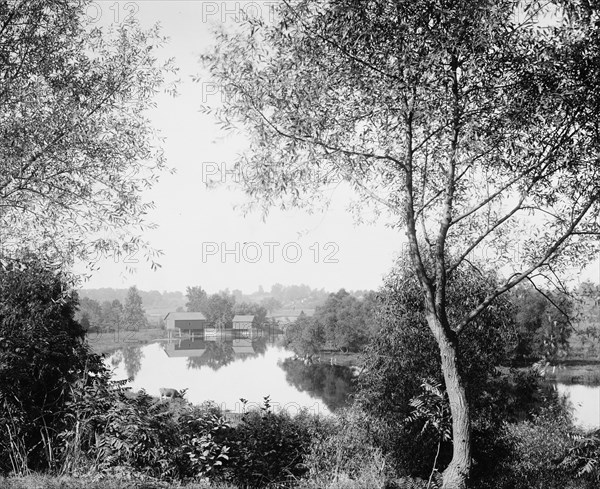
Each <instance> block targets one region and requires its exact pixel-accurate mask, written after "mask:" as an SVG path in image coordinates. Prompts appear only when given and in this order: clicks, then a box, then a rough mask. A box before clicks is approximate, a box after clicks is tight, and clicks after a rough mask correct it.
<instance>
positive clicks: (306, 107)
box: [204, 0, 600, 489]
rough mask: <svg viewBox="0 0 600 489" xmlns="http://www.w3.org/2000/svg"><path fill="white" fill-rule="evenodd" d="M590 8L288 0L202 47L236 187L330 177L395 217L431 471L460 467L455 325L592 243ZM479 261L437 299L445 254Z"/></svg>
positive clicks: (595, 195) (264, 201)
mask: <svg viewBox="0 0 600 489" xmlns="http://www.w3.org/2000/svg"><path fill="white" fill-rule="evenodd" d="M598 17H599V12H598V7H591V6H590V5H589V2H577V1H575V2H571V1H568V2H567V1H560V0H558V1H554V2H552V1H551V2H547V3H540V2H537V1H528V0H525V1H522V2H517V1H509V0H502V1H500V2H493V3H481V2H477V1H474V0H462V1H451V2H446V3H444V4H440V3H438V2H432V1H430V0H417V1H412V0H411V1H406V0H393V1H392V0H390V1H386V2H355V1H352V0H332V1H330V2H325V3H323V2H317V1H316V0H298V1H292V2H283V3H282V4H280V6H279V7H278V9H277V16H276V18H275V19H272V20H269V21H266V20H264V19H254V18H249V19H248V20H247V22H246V24H245V25H244V26H243V27H241V28H239V29H235V30H233V31H231V32H229V33H228V32H227V31H225V30H223V31H222V32H220V33H219V34H218V46H217V48H216V49H215V50H214V51H213V52H212V53H209V54H207V55H206V56H205V57H204V60H205V61H206V63H207V65H208V68H209V70H210V74H211V76H212V78H213V80H214V81H216V83H218V84H220V86H221V87H222V93H224V94H226V95H227V96H225V97H222V103H220V104H219V106H217V107H216V108H210V107H208V108H206V110H208V111H212V112H213V113H214V114H215V115H216V116H217V118H219V120H220V121H221V122H222V123H223V127H225V128H226V129H228V128H229V129H233V130H235V129H239V130H241V131H244V133H245V134H246V135H247V136H248V138H249V140H250V145H249V147H248V150H247V151H246V152H245V153H244V154H243V155H242V156H241V157H240V159H239V161H238V163H237V164H238V169H239V170H240V174H241V175H243V176H244V179H243V184H244V187H245V189H246V190H247V192H248V194H249V196H250V198H251V202H250V203H251V204H253V203H259V204H261V205H262V206H264V208H265V209H268V208H269V207H270V206H272V205H282V206H284V207H287V206H307V207H314V206H315V203H318V202H323V203H325V204H326V203H327V196H328V195H331V193H329V192H323V190H324V189H326V188H328V187H329V186H331V185H332V184H339V182H340V181H344V182H346V184H347V185H348V186H350V187H351V188H352V189H353V190H354V191H355V192H356V195H357V198H358V200H359V201H361V207H362V208H364V207H366V206H367V204H372V205H373V206H375V207H377V208H378V210H387V211H389V213H388V215H389V220H390V222H391V224H392V225H395V226H398V227H399V228H403V229H405V232H406V238H407V248H406V252H407V256H408V258H409V260H408V266H409V267H410V269H411V270H412V272H413V273H414V274H416V276H417V277H418V280H419V284H420V291H421V301H422V303H423V306H424V307H425V311H426V312H425V316H426V320H427V323H428V325H429V328H430V330H431V334H432V335H433V336H434V338H435V340H436V343H437V346H438V347H439V350H440V357H441V368H442V370H443V373H444V381H445V387H446V389H447V392H448V397H449V400H450V408H451V414H452V430H453V431H452V436H453V457H452V461H451V463H450V464H449V465H448V467H447V468H446V470H445V471H444V474H443V481H444V482H443V485H444V488H446V489H449V488H462V487H465V485H466V481H467V479H468V477H469V474H470V471H471V426H470V414H469V407H468V400H467V397H466V392H465V387H464V380H463V379H462V377H461V375H460V373H459V369H458V362H459V358H460V356H461V343H460V339H461V336H462V332H463V331H464V330H465V329H466V328H467V327H468V325H469V324H470V323H471V322H472V321H473V320H475V319H476V318H477V317H479V316H480V315H481V314H482V313H483V312H484V311H485V310H487V309H488V308H489V307H493V303H494V301H495V300H496V299H498V297H500V296H501V295H502V294H504V293H506V292H507V291H509V290H510V289H512V288H513V287H515V286H516V285H517V284H519V283H521V282H522V281H524V280H526V279H531V280H535V281H538V282H540V281H544V280H546V281H549V282H551V281H554V280H555V275H558V274H560V272H561V270H562V269H563V268H564V267H565V266H567V265H573V264H581V263H585V262H586V261H587V260H589V259H591V257H592V256H594V249H593V240H594V239H595V238H596V237H597V236H598V231H599V227H600V226H599V224H600V223H599V222H598V214H599V212H600V206H599V199H600V165H598V160H597V154H598V148H599V145H600V140H599V135H598V134H599V133H598V131H597V121H598V116H599V113H600V90H598V87H599V86H600V83H599V82H600V35H599V34H600V33H599V30H600V26H599V23H598ZM490 261H493V263H494V266H495V267H496V268H497V269H498V270H500V271H502V272H503V277H504V280H503V281H501V282H500V283H498V285H497V286H496V287H495V288H494V289H493V290H491V291H489V294H488V295H487V296H486V297H484V298H482V299H481V300H480V301H478V302H477V303H473V304H472V307H471V309H470V310H469V311H468V312H466V313H465V314H463V315H462V316H460V317H451V316H450V315H449V313H448V310H447V309H448V302H447V289H448V286H449V284H451V283H452V281H453V277H454V275H455V274H456V271H457V270H458V269H459V267H461V266H467V267H471V268H472V271H473V272H472V273H474V274H477V273H479V271H478V268H479V265H480V263H481V262H488V263H489V262H490ZM428 262H429V263H430V264H431V266H429V267H427V266H426V263H428Z"/></svg>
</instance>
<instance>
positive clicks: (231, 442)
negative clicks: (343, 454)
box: [226, 397, 311, 488]
mask: <svg viewBox="0 0 600 489" xmlns="http://www.w3.org/2000/svg"><path fill="white" fill-rule="evenodd" d="M309 425H310V418H309V417H307V416H300V415H298V416H296V417H291V416H290V415H289V414H287V413H285V412H280V413H274V412H273V411H272V410H271V405H270V400H269V398H268V397H266V398H265V402H264V406H263V407H261V409H260V410H259V411H251V412H247V413H245V414H244V416H243V417H242V421H241V422H240V424H238V425H237V426H236V427H234V428H232V429H231V430H230V431H229V434H228V435H227V439H226V444H227V445H228V446H229V447H230V452H229V454H230V459H229V462H228V463H227V465H226V473H227V475H226V476H227V478H228V480H230V481H232V482H233V483H235V484H236V485H239V486H241V487H253V488H254V487H282V486H286V485H289V483H290V481H294V480H297V479H299V478H300V477H302V476H304V475H305V474H306V473H307V467H306V464H305V461H306V455H307V453H308V450H309V447H310V441H311V428H310V426H309Z"/></svg>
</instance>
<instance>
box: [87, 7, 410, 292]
mask: <svg viewBox="0 0 600 489" xmlns="http://www.w3.org/2000/svg"><path fill="white" fill-rule="evenodd" d="M269 5H273V2H272V1H266V2H234V1H229V2H221V1H218V2H212V1H200V0H187V1H167V0H146V1H139V0H138V1H134V2H131V1H120V2H115V1H103V0H101V1H95V2H94V3H93V4H92V5H91V6H90V8H89V9H88V15H89V16H90V17H91V18H92V19H97V22H98V23H99V24H101V25H106V24H108V23H111V22H121V21H123V19H124V18H125V17H127V16H128V15H134V16H135V17H136V18H137V19H139V20H140V22H141V23H142V25H144V26H148V27H149V26H151V25H152V24H154V23H156V22H160V24H161V26H162V32H163V34H164V35H166V36H168V37H169V38H170V42H169V44H168V45H167V46H166V47H165V48H164V49H163V52H162V53H161V54H162V56H164V57H165V58H168V57H171V56H173V57H175V62H176V64H177V66H178V67H179V69H180V73H179V76H180V78H181V83H180V85H179V92H180V95H179V96H178V97H176V98H172V97H170V96H168V95H161V96H160V97H159V98H158V107H157V109H156V110H155V111H153V113H152V114H151V118H152V121H153V123H154V124H155V126H156V127H157V128H159V129H160V130H161V132H162V135H163V136H164V137H165V138H166V142H165V145H164V148H165V151H166V156H167V161H168V164H169V165H170V166H171V167H174V168H176V170H177V171H176V173H175V174H173V175H168V174H165V175H163V177H162V178H161V180H160V183H159V184H158V185H157V186H156V187H155V188H154V189H152V190H151V191H150V192H149V193H148V196H147V197H148V199H151V200H153V201H154V202H155V204H156V209H155V210H154V211H153V212H152V213H151V215H150V216H149V217H150V220H151V221H153V222H156V223H157V224H158V225H159V228H158V229H157V230H156V231H151V232H149V233H148V234H147V238H149V239H150V240H151V242H152V244H153V246H154V247H156V248H158V249H162V250H163V251H164V253H165V254H164V256H163V257H162V258H161V259H160V263H161V265H162V268H161V269H159V270H158V271H151V270H150V269H149V266H148V265H147V264H146V262H145V261H140V263H139V264H138V265H137V271H136V273H135V274H133V275H131V274H127V273H126V272H125V268H126V266H125V263H123V261H125V260H127V261H129V262H132V261H135V260H137V259H138V258H141V256H137V255H132V256H129V257H123V258H122V259H120V260H119V263H114V260H112V259H109V260H105V261H103V262H101V269H100V270H99V271H98V272H95V273H94V275H93V276H92V278H91V279H90V280H89V281H88V282H87V283H85V284H84V287H86V288H96V287H115V288H122V287H128V286H130V285H134V284H135V285H137V286H138V288H140V289H144V290H150V289H157V290H161V291H162V290H185V287H186V286H188V285H201V286H202V287H203V288H205V289H207V290H208V291H209V292H216V291H218V290H220V289H224V288H229V289H241V290H242V291H244V292H251V291H254V290H256V289H257V288H258V286H259V285H262V286H263V287H264V288H265V289H266V290H269V289H270V287H271V285H272V284H274V283H277V282H279V283H283V284H300V283H306V284H308V285H310V286H312V287H317V288H325V289H326V290H332V291H334V290H337V289H339V288H341V287H346V288H347V289H367V288H377V287H378V286H379V285H380V284H381V279H382V277H383V276H384V275H385V274H386V273H387V272H388V271H389V269H390V267H391V266H392V264H393V259H394V256H395V253H396V252H397V250H399V249H400V247H401V246H402V240H403V233H402V232H401V231H398V230H391V229H389V228H387V227H386V226H385V225H384V223H383V222H380V223H377V224H374V225H360V226H358V225H355V221H354V219H353V217H352V216H351V215H350V214H349V212H348V210H347V206H348V202H349V197H350V196H349V192H348V191H347V190H346V191H344V190H343V189H342V188H338V189H335V190H334V197H333V205H332V207H331V208H330V209H329V210H328V211H327V212H325V213H316V214H313V215H308V214H306V213H305V212H302V211H293V212H285V213H283V212H280V211H273V212H272V213H271V214H270V215H269V216H268V218H267V219H266V221H265V222H263V220H262V216H261V214H260V213H259V212H256V213H255V214H251V215H246V216H244V215H243V213H242V211H241V210H239V209H236V208H234V207H235V206H236V204H237V205H239V204H242V203H243V202H244V201H245V197H244V195H243V193H242V192H241V190H237V191H236V190H235V188H232V187H235V182H233V181H232V180H233V177H232V176H231V175H223V179H224V180H226V185H225V186H221V187H217V188H212V189H208V188H206V187H205V185H204V183H203V179H205V178H204V177H206V176H208V175H210V174H212V178H213V179H219V178H221V168H225V169H227V168H229V169H230V168H232V167H233V160H234V159H235V156H236V154H237V153H239V152H240V151H241V150H242V149H243V147H244V142H243V140H242V139H235V138H233V137H226V136H225V135H224V134H223V133H221V132H220V131H219V129H218V128H217V127H216V124H215V123H214V120H213V119H212V118H211V117H210V116H205V115H202V114H201V113H200V112H199V108H200V106H201V104H202V103H203V102H209V103H211V102H215V101H216V102H218V101H219V99H220V97H221V95H220V93H219V92H218V90H217V89H216V88H215V86H214V85H213V84H211V83H210V81H208V80H207V81H206V82H205V83H194V82H192V76H193V75H198V74H199V73H201V66H200V65H199V63H198V54H199V53H201V52H203V51H205V50H206V49H207V47H209V46H210V44H211V43H212V35H211V32H212V28H211V26H212V25H214V24H218V23H220V22H228V23H232V22H236V19H239V18H240V16H241V15H242V14H243V12H244V10H243V9H245V11H246V12H248V13H251V14H252V15H264V16H268V15H270V13H269Z"/></svg>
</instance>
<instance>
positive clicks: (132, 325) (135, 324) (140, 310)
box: [123, 285, 148, 331]
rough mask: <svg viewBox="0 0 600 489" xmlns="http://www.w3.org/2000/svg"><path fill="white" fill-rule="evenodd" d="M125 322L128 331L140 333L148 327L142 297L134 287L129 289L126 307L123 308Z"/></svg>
mask: <svg viewBox="0 0 600 489" xmlns="http://www.w3.org/2000/svg"><path fill="white" fill-rule="evenodd" d="M123 322H124V325H125V327H126V329H129V330H133V331H139V330H140V329H143V328H145V327H147V326H148V320H147V319H146V311H144V307H143V305H142V297H141V296H140V294H139V292H138V290H137V287H136V286H135V285H134V286H132V287H130V288H129V292H128V293H127V298H126V299H125V306H124V307H123Z"/></svg>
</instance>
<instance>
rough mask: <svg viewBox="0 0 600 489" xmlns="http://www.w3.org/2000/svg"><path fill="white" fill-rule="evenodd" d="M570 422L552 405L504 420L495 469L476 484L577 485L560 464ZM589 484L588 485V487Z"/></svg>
mask: <svg viewBox="0 0 600 489" xmlns="http://www.w3.org/2000/svg"><path fill="white" fill-rule="evenodd" d="M571 430H572V425H571V420H570V418H569V417H568V416H566V415H564V413H563V412H562V411H560V410H557V409H556V408H549V409H545V410H542V412H541V414H540V415H537V416H535V417H534V418H533V419H532V420H527V421H521V422H518V423H505V424H504V426H503V428H502V432H501V434H500V437H499V440H500V441H502V442H503V443H504V444H505V446H506V447H507V451H506V456H505V457H504V459H502V460H501V461H500V462H499V465H498V467H497V470H496V471H494V472H493V473H490V474H488V476H487V477H485V478H483V479H482V480H481V482H480V484H479V486H478V487H480V488H490V489H491V488H494V489H504V488H506V489H509V488H510V489H538V488H539V489H559V488H570V487H572V488H575V487H577V488H580V489H583V488H584V487H587V486H585V485H582V483H583V481H580V480H576V478H575V477H574V473H573V472H572V471H570V470H567V468H566V467H565V466H564V465H563V464H562V463H561V462H562V461H563V460H564V459H565V457H566V456H567V454H568V452H569V447H570V446H571V440H572V439H571V436H570V433H571ZM590 487H591V486H590Z"/></svg>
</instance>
